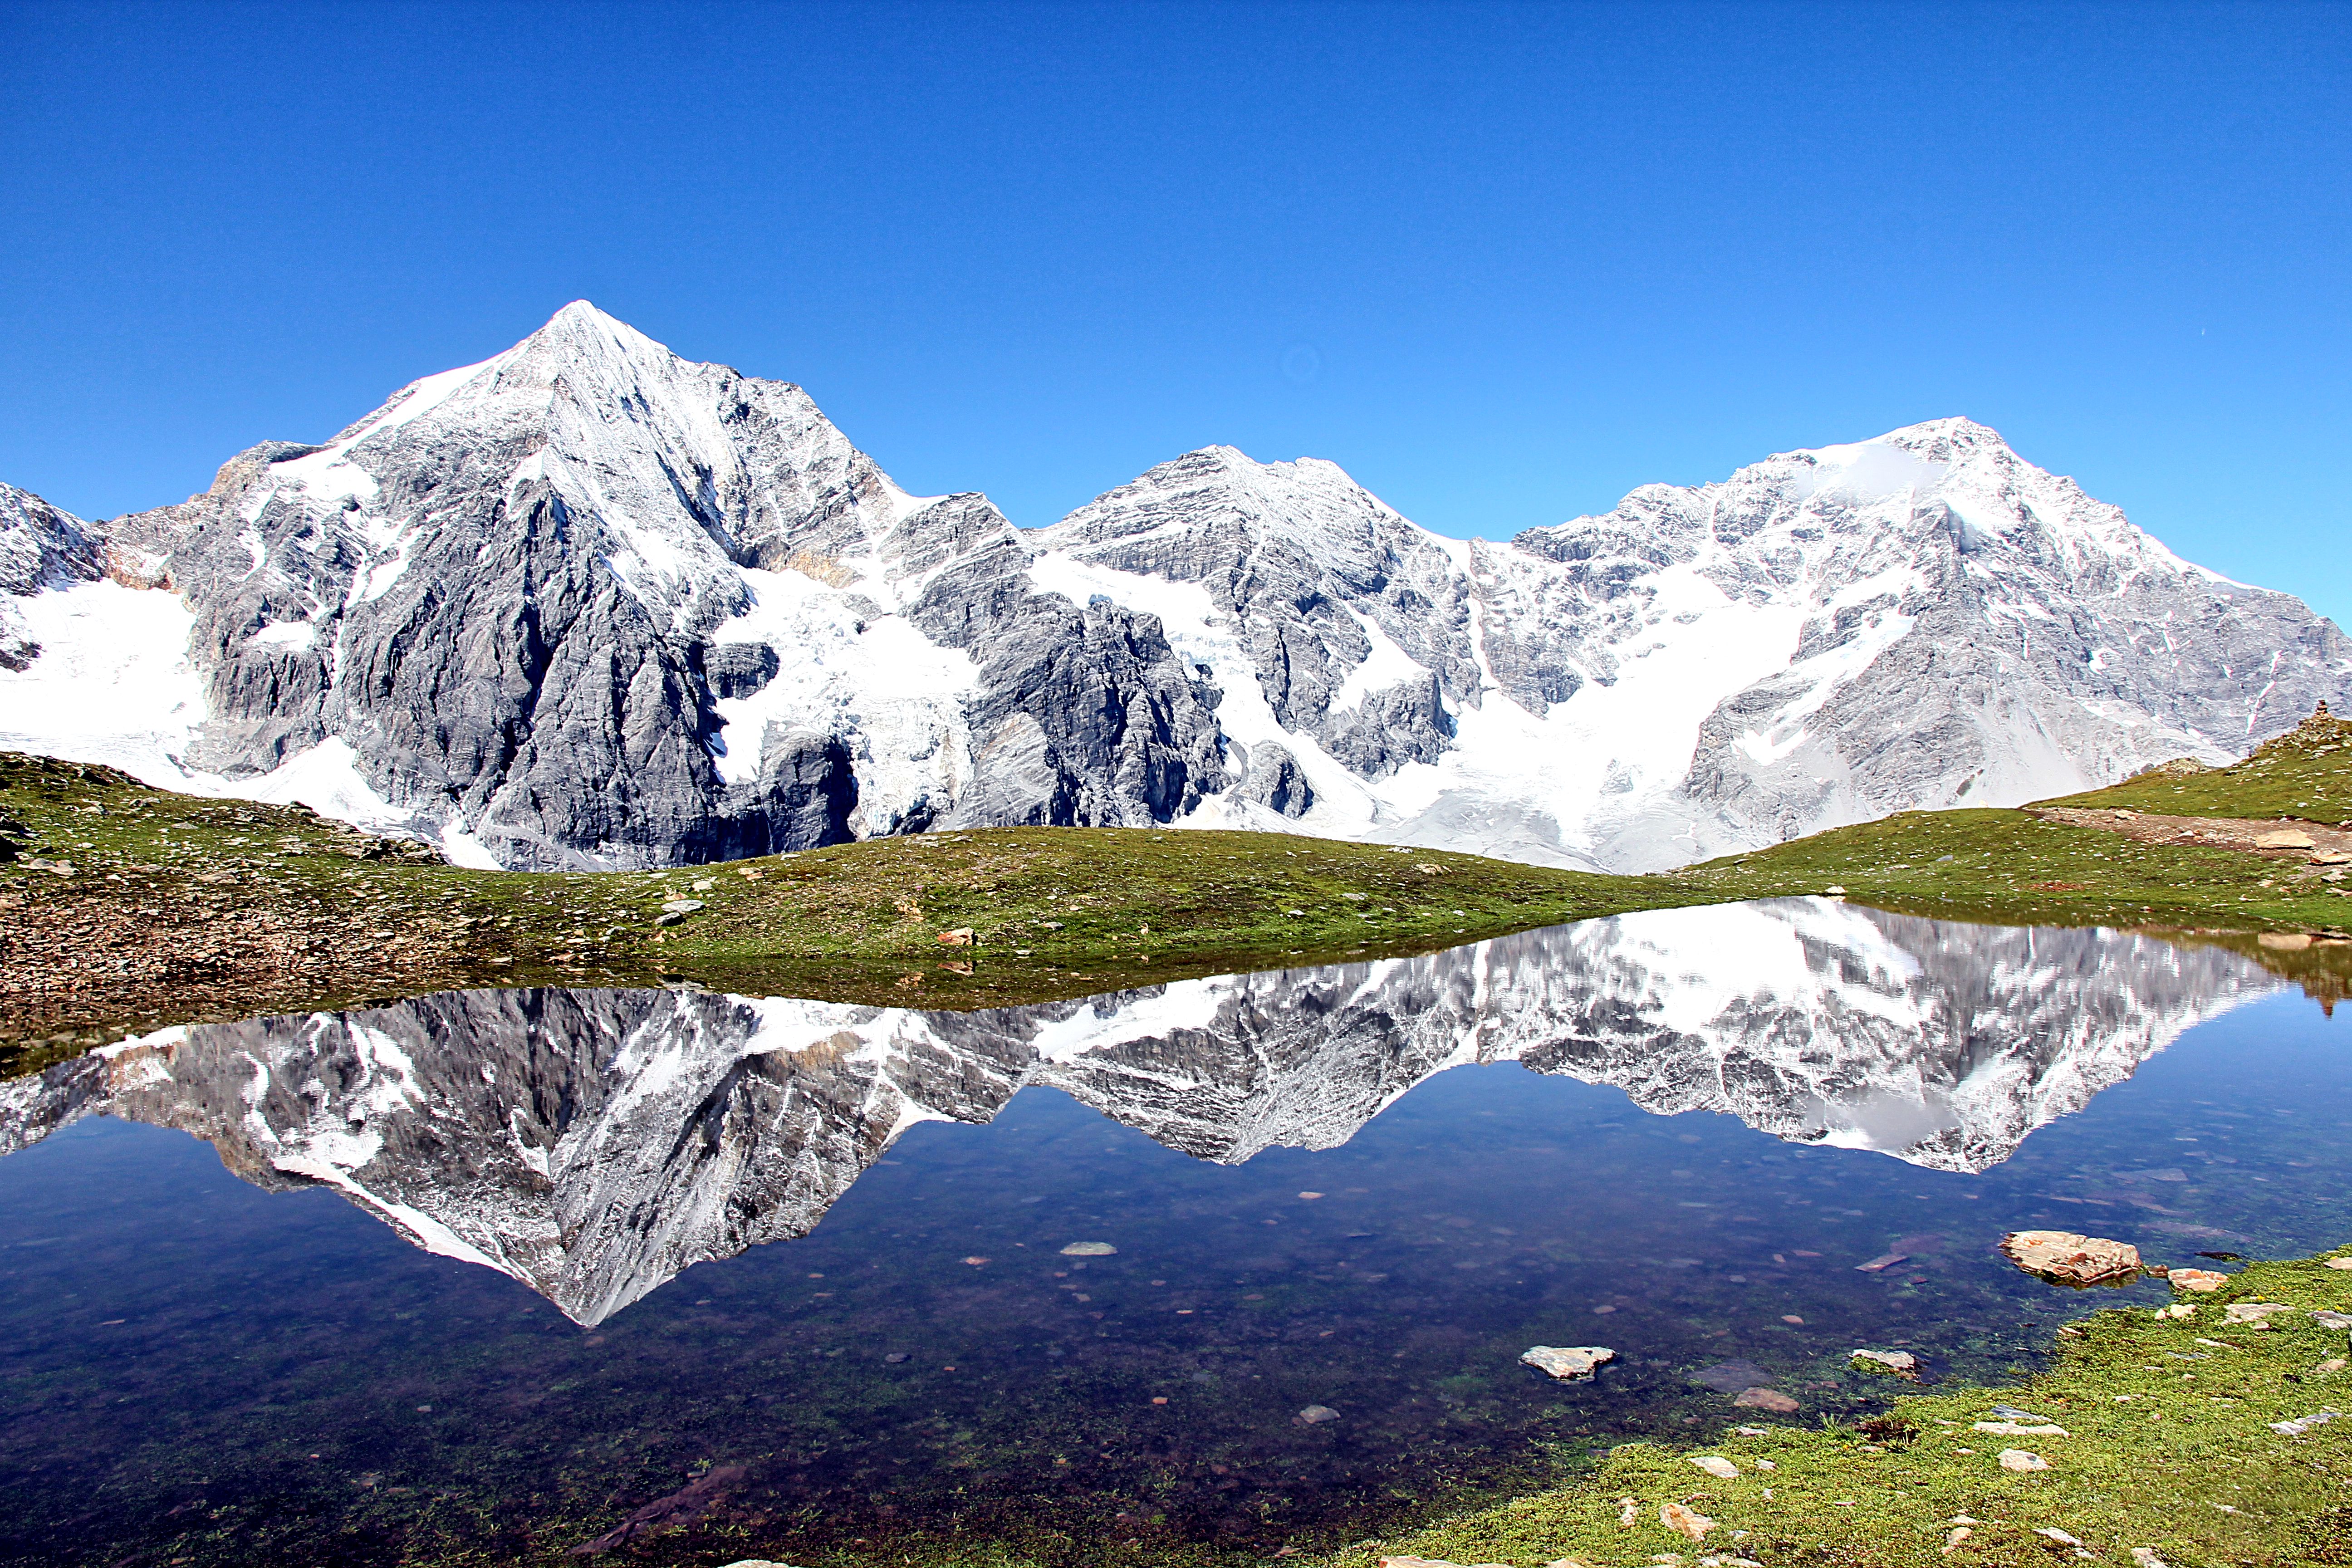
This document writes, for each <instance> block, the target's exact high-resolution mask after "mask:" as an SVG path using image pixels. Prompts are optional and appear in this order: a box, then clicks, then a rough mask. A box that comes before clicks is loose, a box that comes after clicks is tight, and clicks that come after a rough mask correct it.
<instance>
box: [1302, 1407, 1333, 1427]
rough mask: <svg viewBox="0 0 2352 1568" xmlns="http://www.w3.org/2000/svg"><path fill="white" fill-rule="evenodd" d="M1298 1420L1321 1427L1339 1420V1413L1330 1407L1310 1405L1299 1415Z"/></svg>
mask: <svg viewBox="0 0 2352 1568" xmlns="http://www.w3.org/2000/svg"><path fill="white" fill-rule="evenodd" d="M1298 1418H1299V1419H1300V1420H1301V1421H1304V1422H1306V1423H1307V1425H1308V1426H1321V1425H1323V1423H1325V1422H1326V1421H1337V1420H1338V1419H1339V1412H1338V1411H1336V1410H1334V1409H1332V1408H1331V1407H1330V1406H1329V1405H1308V1406H1307V1408H1306V1409H1304V1410H1302V1411H1300V1412H1299V1413H1298Z"/></svg>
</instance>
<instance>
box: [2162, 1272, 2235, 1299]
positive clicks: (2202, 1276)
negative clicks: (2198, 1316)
mask: <svg viewBox="0 0 2352 1568" xmlns="http://www.w3.org/2000/svg"><path fill="white" fill-rule="evenodd" d="M2166 1278H2167V1279H2170V1280H2171V1281H2172V1288H2173V1289H2176V1290H2194V1291H2197V1292H2198V1293H2199V1294H2200V1295H2201V1294H2204V1293H2205V1292H2207V1291H2210V1290H2219V1289H2221V1287H2222V1286H2224V1285H2227V1284H2228V1283H2229V1282H2230V1277H2229V1276H2228V1275H2227V1274H2223V1273H2221V1272H2220V1271H2219V1270H2217V1269H2212V1268H2175V1269H2171V1270H2169V1271H2168V1274H2167V1275H2166Z"/></svg>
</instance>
